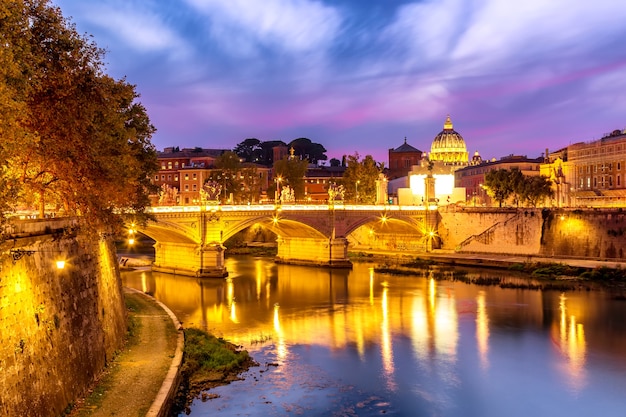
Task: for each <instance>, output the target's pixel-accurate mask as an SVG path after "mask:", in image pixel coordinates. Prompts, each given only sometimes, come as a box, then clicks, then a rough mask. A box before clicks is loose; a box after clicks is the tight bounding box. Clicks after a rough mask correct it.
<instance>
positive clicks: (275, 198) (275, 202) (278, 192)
mask: <svg viewBox="0 0 626 417" xmlns="http://www.w3.org/2000/svg"><path fill="white" fill-rule="evenodd" d="M282 180H283V179H282V178H281V177H280V176H278V177H276V178H274V181H275V182H276V191H274V204H277V203H278V202H279V197H280V183H281V181H282Z"/></svg>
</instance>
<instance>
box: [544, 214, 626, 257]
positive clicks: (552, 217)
mask: <svg viewBox="0 0 626 417" xmlns="http://www.w3.org/2000/svg"><path fill="white" fill-rule="evenodd" d="M544 217H545V221H544V224H543V233H542V235H543V238H542V242H541V251H540V254H541V255H545V256H566V257H579V258H596V259H607V260H624V259H626V211H623V210H622V209H619V208H618V209H596V210H584V211H583V210H555V211H546V212H544Z"/></svg>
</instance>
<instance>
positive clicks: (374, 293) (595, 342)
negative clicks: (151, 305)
mask: <svg viewBox="0 0 626 417" xmlns="http://www.w3.org/2000/svg"><path fill="white" fill-rule="evenodd" d="M227 267H228V269H229V271H231V275H230V277H229V278H228V279H225V280H215V279H196V278H189V277H178V276H173V275H168V274H158V273H151V272H147V271H135V272H130V273H125V274H124V277H123V279H124V283H125V285H127V286H132V287H135V288H138V289H141V290H142V291H145V292H148V293H152V294H153V295H154V296H155V297H156V298H157V299H159V300H161V301H162V302H164V303H165V304H166V305H168V306H169V307H170V308H171V309H172V310H173V311H174V313H175V314H176V315H177V316H178V317H179V318H180V319H181V320H182V321H183V323H184V325H185V326H186V327H191V326H195V327H200V328H203V329H206V330H209V331H211V332H212V333H214V334H216V335H217V336H223V337H226V338H227V339H229V340H231V341H232V342H234V343H236V344H238V345H243V346H244V347H246V348H247V349H248V350H250V351H251V353H252V354H253V356H255V355H257V356H262V357H265V358H266V360H268V361H277V362H278V363H280V364H281V366H280V367H279V368H277V369H275V370H273V373H272V375H273V374H281V375H282V377H281V378H282V379H280V381H279V382H277V383H279V384H280V389H279V388H277V387H276V386H274V388H268V389H267V390H268V391H264V389H265V388H262V387H260V386H259V385H254V387H253V388H252V386H251V388H250V389H251V390H253V391H252V393H251V392H247V393H246V395H247V396H246V397H245V398H246V401H244V402H247V403H248V402H251V401H252V402H253V401H254V400H248V398H249V397H250V395H253V394H255V395H256V391H257V390H261V391H262V392H263V395H264V396H265V401H268V400H267V398H270V397H272V396H275V395H280V396H281V398H282V397H288V399H284V401H282V402H281V401H279V400H275V401H273V402H272V403H273V404H277V403H284V404H286V405H285V406H287V405H293V404H292V403H291V401H293V402H298V401H304V400H302V399H299V398H308V400H307V401H311V404H313V405H311V404H308V405H307V407H312V408H314V409H315V410H317V408H315V407H322V405H324V406H325V407H330V408H331V409H334V408H333V407H334V405H333V406H331V405H328V404H326V403H327V402H328V401H330V399H329V398H331V397H332V401H335V402H341V401H348V402H350V401H353V400H354V401H355V403H354V404H341V406H342V407H346V409H352V408H354V409H358V405H359V404H361V405H363V404H371V407H372V408H371V410H373V411H372V413H371V414H368V413H363V414H361V413H359V414H358V415H378V414H380V412H381V409H380V408H376V407H378V406H375V405H376V404H390V406H389V407H390V408H393V409H395V410H396V414H398V415H442V416H466V415H480V416H496V415H505V414H507V415H520V416H521V415H528V414H533V412H534V411H535V410H534V409H533V408H532V407H533V406H537V405H538V404H541V407H542V409H543V408H545V409H555V408H556V405H557V404H558V406H559V407H560V409H559V411H560V412H561V411H562V412H564V413H566V412H568V413H569V415H586V414H583V411H590V410H589V409H586V408H585V407H584V406H583V405H582V404H581V401H584V399H585V398H589V397H593V398H594V401H596V400H597V401H601V400H603V401H605V402H607V403H609V404H613V405H615V406H617V405H619V406H620V407H622V406H624V405H626V404H625V403H624V401H623V400H622V399H621V394H619V393H617V392H615V390H614V388H612V387H615V386H623V385H624V384H626V358H625V357H626V353H625V352H626V340H625V339H626V337H625V335H626V324H625V323H624V322H623V320H621V317H624V316H625V315H626V303H619V302H615V301H607V299H606V297H605V295H604V294H603V293H601V292H596V293H593V292H592V293H576V292H574V293H568V294H559V293H556V292H541V291H527V290H524V291H522V290H504V289H501V288H498V287H478V286H474V285H468V284H464V283H461V282H451V281H440V280H437V279H436V274H435V273H434V271H432V270H431V271H426V272H425V273H424V274H423V276H420V277H406V276H390V275H382V274H378V273H375V272H374V269H373V268H372V266H371V265H365V264H356V265H355V266H354V270H352V271H334V270H327V269H318V268H305V267H295V266H286V265H276V264H274V263H273V262H271V260H266V259H254V258H231V259H229V260H228V265H227ZM613 318H615V319H613ZM259 342H261V343H259ZM593 349H595V351H596V355H595V356H594V357H595V358H596V363H594V364H591V363H590V359H589V358H590V357H591V355H590V351H591V350H593ZM597 352H602V354H600V355H598V354H597ZM256 359H258V360H260V359H261V358H258V357H257V358H256ZM303 370H307V371H306V372H305V375H303V374H298V375H297V377H296V376H294V375H295V374H294V372H304V371H303ZM616 370H621V371H623V373H618V374H617V375H613V374H610V375H607V372H608V373H612V372H613V373H614V372H616ZM269 376H270V374H269V373H265V374H264V377H263V378H264V379H266V380H268V381H269V380H270V378H269ZM308 378H311V379H314V378H318V379H320V380H315V381H310V380H306V379H308ZM305 380H306V381H305ZM329 380H330V381H332V382H328V381H329ZM344 384H345V386H344ZM292 385H295V388H291V386H292ZM298 385H299V387H298ZM321 386H323V387H330V386H338V387H341V388H338V390H339V391H337V392H333V393H332V395H331V394H328V395H327V396H324V395H323V394H320V393H319V392H317V391H316V390H320V389H321V388H315V387H321ZM348 386H349V387H356V388H355V389H354V390H353V391H351V390H350V389H348V388H345V387H348ZM231 389H232V388H231ZM298 389H299V390H300V391H297V392H296V391H290V390H298ZM283 391H285V392H283ZM301 391H304V392H301ZM357 391H358V392H359V393H362V395H364V396H365V397H366V398H365V399H364V398H358V401H357V399H355V398H352V397H350V398H349V399H347V400H346V399H345V398H344V396H347V395H348V394H347V393H348V392H352V394H350V395H355V394H354V392H357ZM564 391H567V393H568V394H565V393H564ZM321 392H326V391H323V390H322V391H321ZM339 393H341V394H339ZM569 393H575V394H576V397H569V396H568V395H570V394H569ZM618 394H619V395H618ZM259 395H261V394H259ZM320 396H321V397H320ZM373 398H377V399H378V400H376V401H374V400H372V399H373ZM526 398H533V404H531V405H529V404H527V402H526ZM394 399H395V400H394ZM259 401H260V400H259ZM231 402H232V403H237V400H236V399H235V400H232V401H231ZM318 403H319V404H318ZM511 403H515V404H516V405H517V408H516V409H515V410H516V411H515V412H511V410H510V404H511ZM214 404H219V407H222V408H224V407H232V406H233V405H228V406H227V405H225V404H224V403H214ZM229 404H230V403H229ZM256 404H257V405H258V404H262V402H260V403H256ZM333 404H334V403H333ZM585 404H586V403H585ZM300 405H301V404H300ZM335 405H336V404H335ZM487 405H488V407H487ZM202 407H210V405H206V406H202ZM215 407H218V405H215ZM350 407H352V408H350ZM355 407H356V408H355ZM368 407H369V405H368ZM389 407H387V408H389ZM394 407H395V408H394ZM468 410H469V411H468ZM620 410H621V408H620ZM222 411H223V410H222V409H220V413H221V415H236V414H238V413H239V412H235V413H233V414H228V413H226V414H223V413H222ZM387 411H388V412H389V413H391V414H393V413H392V410H391V409H389V410H387ZM534 414H536V415H542V414H541V413H534ZM252 415H254V414H252ZM258 415H264V414H258ZM268 415H272V414H271V413H270V414H268ZM273 415H286V414H281V413H275V414H273ZM317 415H324V413H322V412H318V413H317ZM543 415H545V414H543ZM607 415H610V412H609V413H608V414H607ZM613 415H617V414H613Z"/></svg>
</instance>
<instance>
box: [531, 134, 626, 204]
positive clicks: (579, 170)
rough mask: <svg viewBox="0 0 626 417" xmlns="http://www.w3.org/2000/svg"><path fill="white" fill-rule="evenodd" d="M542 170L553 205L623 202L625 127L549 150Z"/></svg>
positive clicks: (625, 201) (625, 191)
mask: <svg viewBox="0 0 626 417" xmlns="http://www.w3.org/2000/svg"><path fill="white" fill-rule="evenodd" d="M542 173H543V174H544V175H547V176H549V177H550V178H551V179H552V181H553V188H554V190H555V194H556V195H557V196H558V198H556V199H555V202H554V203H555V205H557V206H560V207H616V206H624V205H626V184H625V181H626V130H614V131H613V132H611V133H608V134H606V135H604V136H603V137H602V138H600V139H598V140H595V141H591V142H579V143H575V144H572V145H569V146H568V147H567V148H564V149H562V150H559V151H557V152H554V153H551V154H549V157H548V158H547V160H546V161H545V164H544V166H542Z"/></svg>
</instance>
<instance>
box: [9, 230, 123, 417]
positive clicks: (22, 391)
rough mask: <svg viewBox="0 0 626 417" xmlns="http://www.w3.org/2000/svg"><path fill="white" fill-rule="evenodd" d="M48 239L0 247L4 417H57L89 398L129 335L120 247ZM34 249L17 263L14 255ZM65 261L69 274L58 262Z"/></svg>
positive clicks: (54, 236) (31, 234)
mask: <svg viewBox="0 0 626 417" xmlns="http://www.w3.org/2000/svg"><path fill="white" fill-rule="evenodd" d="M40 226H42V227H40V229H39V231H40V232H45V233H49V234H43V235H42V234H41V233H40V235H39V236H36V235H37V233H36V231H29V232H28V237H24V236H25V235H22V237H20V238H17V239H12V240H9V241H5V242H4V243H3V244H2V245H0V268H1V269H0V390H1V391H0V392H1V393H2V394H1V397H0V416H2V417H5V416H7V417H8V416H37V417H47V416H51V417H52V416H54V417H56V416H59V415H61V414H62V413H63V412H64V410H66V409H67V408H68V406H69V405H71V404H72V403H73V402H74V401H75V400H76V399H77V398H79V397H81V396H82V395H83V394H84V393H85V389H86V387H88V386H89V385H90V384H91V383H92V382H93V381H94V379H95V377H96V376H97V375H99V374H100V373H101V371H102V370H103V368H104V367H105V365H106V364H107V363H108V362H109V361H110V360H111V359H112V357H113V355H114V353H115V352H116V350H118V349H119V348H120V347H121V346H122V344H123V341H124V337H125V335H126V309H125V305H124V300H123V294H122V287H121V280H120V276H119V269H118V266H117V262H116V257H115V250H114V247H113V245H112V244H111V243H110V242H107V241H105V240H102V239H101V240H90V239H87V238H86V237H82V236H70V237H68V236H67V235H62V234H59V233H52V234H50V230H52V229H50V227H47V226H46V227H43V226H45V225H43V224H42V225H40ZM12 248H14V249H15V248H22V249H28V250H32V251H35V252H33V253H31V254H29V255H24V256H23V257H22V258H21V259H18V260H15V261H14V260H13V259H12V256H11V253H10V250H11V249H12ZM59 258H65V260H66V265H65V268H64V269H56V265H55V262H56V260H57V259H59Z"/></svg>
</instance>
